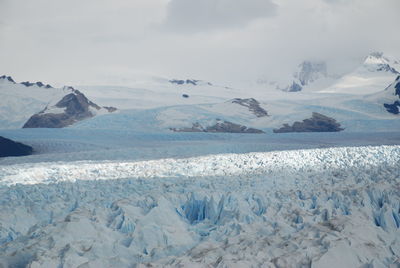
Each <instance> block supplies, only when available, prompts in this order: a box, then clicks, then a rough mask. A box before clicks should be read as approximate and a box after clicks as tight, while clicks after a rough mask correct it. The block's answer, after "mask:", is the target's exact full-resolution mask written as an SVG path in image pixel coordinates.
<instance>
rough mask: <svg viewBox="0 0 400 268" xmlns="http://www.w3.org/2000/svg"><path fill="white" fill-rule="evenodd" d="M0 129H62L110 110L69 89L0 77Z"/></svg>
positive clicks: (110, 108) (110, 109)
mask: <svg viewBox="0 0 400 268" xmlns="http://www.w3.org/2000/svg"><path fill="white" fill-rule="evenodd" d="M0 98H1V100H2V101H1V102H0V128H18V127H22V126H24V127H64V126H68V125H71V124H73V123H74V122H77V121H80V120H82V119H85V118H90V117H93V116H94V115H97V114H104V113H107V112H110V111H114V109H113V108H112V107H100V106H98V105H96V104H94V103H93V102H91V101H90V100H88V99H87V98H86V97H85V95H83V94H82V93H80V92H79V91H78V90H75V89H74V88H73V87H63V88H53V87H52V86H50V85H49V84H47V85H45V84H44V83H42V82H35V83H31V82H22V83H19V84H18V83H16V82H15V81H14V80H13V79H12V77H11V76H5V75H3V76H1V77H0Z"/></svg>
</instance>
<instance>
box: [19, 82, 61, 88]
mask: <svg viewBox="0 0 400 268" xmlns="http://www.w3.org/2000/svg"><path fill="white" fill-rule="evenodd" d="M21 85H24V86H26V87H31V86H38V87H44V88H53V87H52V86H50V85H49V84H47V85H45V84H43V83H42V82H40V81H38V82H36V83H31V82H29V81H26V82H21Z"/></svg>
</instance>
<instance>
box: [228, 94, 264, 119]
mask: <svg viewBox="0 0 400 268" xmlns="http://www.w3.org/2000/svg"><path fill="white" fill-rule="evenodd" d="M232 103H237V104H239V105H241V106H244V107H247V108H248V109H249V111H251V112H252V113H253V114H255V115H256V116H257V117H263V116H268V113H267V111H266V110H264V109H263V108H261V106H260V103H259V102H258V101H257V100H255V99H253V98H249V99H240V98H236V99H233V100H232Z"/></svg>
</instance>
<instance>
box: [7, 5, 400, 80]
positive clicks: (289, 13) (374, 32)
mask: <svg viewBox="0 0 400 268" xmlns="http://www.w3.org/2000/svg"><path fill="white" fill-rule="evenodd" d="M398 10H400V1H399V0H385V1H381V2H380V3H379V5H377V4H376V0H346V1H345V0H302V1H293V0H273V1H272V0H196V1H195V0H151V1H149V0H135V1H131V0H113V1H109V0H85V1H82V0H70V1H54V0H35V1H26V0H0V21H2V22H3V25H2V26H0V40H1V41H0V59H1V60H0V75H1V74H2V73H5V74H10V75H13V76H15V78H16V79H17V80H35V81H36V80H44V81H46V82H49V83H51V84H57V83H58V84H61V85H62V84H71V85H74V84H76V83H79V82H80V81H86V82H85V83H97V82H98V81H97V79H98V78H97V77H104V76H112V77H115V76H121V77H122V76H124V77H122V78H126V76H129V74H130V73H134V72H143V73H151V74H155V75H163V76H166V77H177V78H179V77H182V78H186V77H188V78H199V79H205V80H216V81H220V80H222V81H228V82H229V81H232V80H246V81H255V80H257V79H258V78H262V79H264V78H266V79H274V77H276V76H283V77H284V76H285V75H291V74H292V72H293V71H294V70H293V68H296V66H297V65H298V64H299V63H300V62H301V61H302V60H305V59H311V60H327V61H330V62H332V61H335V62H337V64H336V65H337V66H338V67H337V69H338V70H345V69H346V68H350V67H352V66H353V65H349V64H347V63H346V62H345V60H349V59H350V60H352V61H355V62H356V63H357V61H358V60H361V59H362V57H364V56H365V55H366V54H367V53H369V52H370V51H372V50H380V51H384V52H386V53H388V54H394V55H395V56H396V55H399V54H400V51H399V47H400V34H398V31H397V28H396V27H395V25H400V16H399V15H398ZM160 25H162V26H160ZM192 33H193V34H192ZM399 56H400V55H399ZM330 62H328V68H330V66H332V65H331V64H330ZM349 66H350V67H349ZM121 70H123V71H121ZM99 83H101V81H100V82H99Z"/></svg>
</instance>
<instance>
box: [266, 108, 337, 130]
mask: <svg viewBox="0 0 400 268" xmlns="http://www.w3.org/2000/svg"><path fill="white" fill-rule="evenodd" d="M342 130H344V129H343V128H341V127H340V124H339V123H338V122H337V121H336V120H335V119H333V118H331V117H328V116H325V115H322V114H320V113H315V112H314V113H313V114H312V117H311V118H308V119H304V120H303V121H302V122H298V121H297V122H294V123H293V125H291V126H290V125H288V124H284V125H283V126H282V127H281V128H279V129H274V130H273V131H274V133H287V132H337V131H342Z"/></svg>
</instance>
